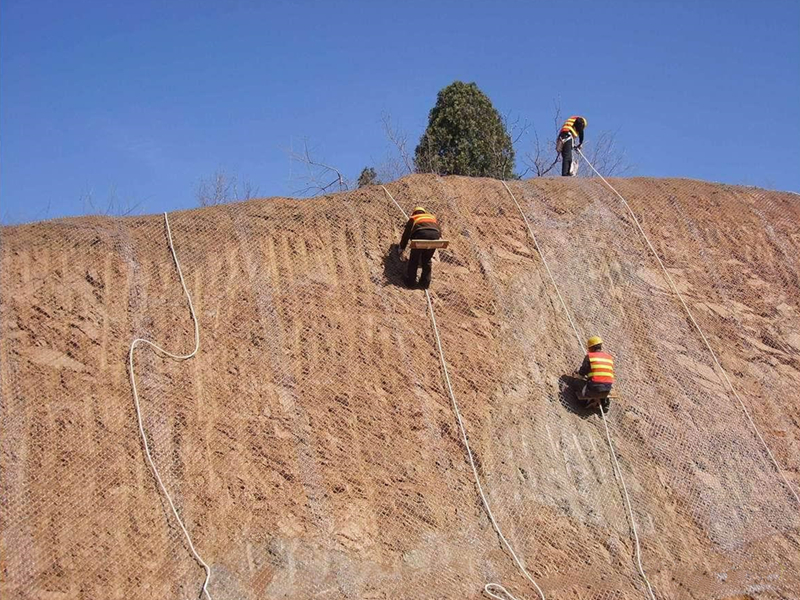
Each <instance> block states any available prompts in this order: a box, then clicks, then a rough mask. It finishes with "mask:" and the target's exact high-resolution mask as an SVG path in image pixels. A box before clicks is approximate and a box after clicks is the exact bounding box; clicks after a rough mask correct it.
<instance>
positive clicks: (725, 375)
mask: <svg viewBox="0 0 800 600" xmlns="http://www.w3.org/2000/svg"><path fill="white" fill-rule="evenodd" d="M578 153H579V154H580V155H581V156H582V157H583V159H584V160H585V161H586V164H587V165H589V167H590V168H591V169H592V171H594V172H595V173H596V174H597V176H598V177H599V178H600V179H601V180H602V181H603V183H605V184H606V185H607V186H608V188H609V189H610V190H611V191H612V192H614V194H615V195H616V196H617V198H619V199H620V200H622V204H623V205H625V208H626V209H627V211H628V214H630V216H631V218H632V219H633V222H634V224H635V225H636V228H637V229H638V231H639V233H640V234H641V236H642V238H643V239H644V241H645V243H646V244H647V247H648V248H649V249H650V252H651V253H652V254H653V256H654V257H655V259H656V261H658V264H659V266H660V267H661V270H662V271H663V272H664V276H665V277H666V278H667V281H668V282H669V285H670V288H671V289H672V291H673V292H674V293H675V295H676V296H677V297H678V300H680V303H681V306H683V310H684V311H686V315H687V316H688V317H689V320H690V321H691V322H692V325H694V328H695V329H696V330H697V333H699V334H700V337H701V338H702V339H703V343H704V344H705V346H706V348H707V349H708V352H709V353H710V354H711V358H712V359H713V361H714V364H715V365H717V368H718V369H719V372H720V373H722V379H723V381H724V382H725V383H726V384H727V387H728V388H729V389H730V390H731V393H732V394H733V396H734V397H735V398H736V400H737V401H738V402H739V406H740V407H741V408H742V411H743V412H744V414H745V416H746V417H747V421H748V422H749V423H750V427H751V428H752V430H753V431H754V432H755V434H756V436H757V437H758V439H759V440H760V441H761V444H762V445H763V446H764V449H765V450H766V451H767V454H768V455H769V458H770V460H772V464H773V465H774V466H775V469H776V470H777V472H778V475H779V476H780V478H781V479H782V480H783V483H784V485H785V486H786V488H787V489H788V490H789V492H790V493H791V494H792V495H793V496H794V499H795V500H796V501H797V503H798V504H800V496H798V494H797V491H795V489H794V488H793V487H792V485H791V484H790V483H789V480H788V479H787V478H786V476H785V475H784V474H783V470H782V469H781V467H780V464H779V463H778V461H777V459H776V458H775V456H774V455H773V454H772V450H770V448H769V446H768V445H767V442H766V440H765V439H764V437H763V436H762V435H761V432H760V431H759V429H758V427H757V426H756V423H755V421H754V420H753V417H752V416H751V415H750V411H749V410H747V406H746V405H745V403H744V401H743V400H742V398H741V397H740V396H739V393H738V392H737V391H736V388H735V387H733V383H732V382H731V380H730V377H728V372H727V371H726V370H725V369H724V368H723V367H722V364H720V362H719V359H718V358H717V354H716V352H714V350H713V348H711V344H710V343H709V341H708V338H707V337H706V334H705V333H704V332H703V329H702V328H701V327H700V324H699V323H698V322H697V321H696V320H695V318H694V315H693V314H692V311H691V310H689V306H688V305H687V304H686V301H685V300H684V299H683V295H682V294H681V293H680V291H679V290H678V287H677V286H676V285H675V281H673V279H672V276H671V275H670V274H669V271H668V270H667V267H666V266H664V262H663V261H662V260H661V257H660V256H659V255H658V252H656V249H655V247H654V246H653V244H652V243H651V242H650V238H649V237H647V234H646V233H645V232H644V229H643V228H642V225H641V223H639V219H638V218H637V217H636V214H635V213H634V212H633V209H632V208H631V205H630V204H628V201H627V200H625V198H624V197H623V196H622V194H620V193H619V192H618V191H617V190H616V189H615V188H614V186H613V185H611V184H610V183H609V182H608V180H607V179H606V178H605V177H603V176H602V175H601V174H600V172H599V171H598V170H597V169H595V168H594V165H593V164H592V163H591V162H589V159H588V158H586V156H585V155H584V154H583V152H582V151H581V150H580V148H579V149H578Z"/></svg>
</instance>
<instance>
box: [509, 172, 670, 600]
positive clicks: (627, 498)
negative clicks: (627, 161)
mask: <svg viewBox="0 0 800 600" xmlns="http://www.w3.org/2000/svg"><path fill="white" fill-rule="evenodd" d="M500 183H502V184H503V187H505V188H506V191H507V192H508V195H509V196H511V199H512V200H514V204H516V205H517V209H518V210H519V213H520V214H521V215H522V219H523V220H524V221H525V225H526V226H527V228H528V233H529V234H530V236H531V239H532V240H533V243H534V245H535V246H536V251H537V252H538V253H539V256H540V257H541V259H542V264H544V267H545V269H546V270H547V274H548V275H549V276H550V281H551V282H552V283H553V287H554V288H555V290H556V294H558V299H559V300H560V301H561V306H562V308H563V309H564V312H565V313H566V315H567V318H568V319H569V323H570V325H572V330H573V331H574V332H575V339H576V340H577V341H578V346H579V347H580V349H581V352H583V341H582V340H581V337H580V335H579V334H578V329H577V327H575V322H574V321H573V320H572V317H571V316H570V312H569V309H568V308H567V305H566V303H565V302H564V298H563V296H562V295H561V292H560V291H559V289H558V284H557V283H556V279H555V277H553V272H552V271H551V270H550V266H549V265H548V264H547V259H546V258H545V257H544V254H543V253H542V249H541V248H540V247H539V242H538V241H537V240H536V236H535V235H534V234H533V229H532V228H531V225H530V223H529V222H528V217H527V216H526V215H525V211H523V210H522V207H521V206H520V205H519V202H517V198H516V197H515V196H514V194H513V193H512V192H511V188H509V187H508V185H507V184H506V182H505V181H502V180H501V181H500ZM599 411H600V415H601V416H602V417H603V425H604V426H605V430H606V440H608V447H609V450H610V451H611V458H612V459H613V461H614V471H615V472H616V474H617V476H618V477H619V481H620V483H621V484H622V491H623V494H624V497H625V508H626V509H627V510H628V517H629V518H630V521H631V531H632V533H633V540H634V543H635V545H636V564H637V566H638V568H639V574H640V575H641V576H642V579H643V580H644V582H645V584H647V591H648V593H649V596H650V598H651V599H652V600H655V594H654V593H653V587H652V586H651V585H650V580H649V579H648V578H647V575H645V572H644V567H643V566H642V549H641V545H640V543H639V533H638V531H637V530H636V519H634V518H633V508H632V507H631V500H630V496H629V495H628V486H627V485H626V484H625V478H624V477H623V476H622V469H621V468H620V466H619V462H618V461H617V453H616V451H615V450H614V444H613V443H612V442H611V433H610V431H609V429H608V421H607V420H606V414H605V412H604V411H603V409H602V408H600V409H599Z"/></svg>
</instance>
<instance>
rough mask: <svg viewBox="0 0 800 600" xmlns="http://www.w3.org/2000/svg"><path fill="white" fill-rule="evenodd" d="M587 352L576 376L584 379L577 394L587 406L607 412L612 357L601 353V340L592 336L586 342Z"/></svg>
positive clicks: (609, 402) (611, 379)
mask: <svg viewBox="0 0 800 600" xmlns="http://www.w3.org/2000/svg"><path fill="white" fill-rule="evenodd" d="M586 346H587V348H588V350H589V351H588V352H587V353H586V357H585V358H584V359H583V364H582V365H581V367H580V369H578V375H580V376H581V377H583V378H585V380H586V383H585V385H584V386H583V389H582V390H581V393H580V394H579V397H580V398H581V399H582V400H585V401H586V402H587V404H588V405H589V406H596V405H597V404H600V405H601V406H602V407H603V412H606V411H608V407H609V406H610V404H611V400H610V395H611V387H612V386H613V385H614V357H613V356H611V355H610V354H609V353H608V352H603V340H602V339H601V338H600V337H599V336H596V335H595V336H592V337H590V338H589V339H588V340H587V341H586Z"/></svg>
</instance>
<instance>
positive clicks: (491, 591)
mask: <svg viewBox="0 0 800 600" xmlns="http://www.w3.org/2000/svg"><path fill="white" fill-rule="evenodd" d="M381 187H382V188H383V191H384V192H386V195H387V196H389V198H390V199H391V200H392V202H394V205H395V206H396V207H397V208H398V209H399V210H400V212H401V213H403V216H404V217H406V218H408V215H407V214H406V211H404V210H403V209H402V207H401V206H400V205H399V204H398V203H397V201H396V200H395V199H394V196H392V195H391V194H390V193H389V190H387V189H386V186H383V185H382V186H381ZM425 299H426V300H427V303H428V313H429V314H430V317H431V325H432V326H433V334H434V337H435V338H436V348H437V350H438V351H439V360H440V361H441V364H442V372H443V373H444V381H445V383H446V385H447V393H448V394H449V396H450V400H451V402H452V404H453V411H454V412H455V414H456V419H457V420H458V427H459V429H460V430H461V439H462V441H463V442H464V447H465V448H466V450H467V457H468V458H469V464H470V467H472V475H473V477H474V478H475V485H476V487H477V488H478V494H479V495H480V497H481V502H482V503H483V507H484V508H485V509H486V514H487V515H488V516H489V520H490V521H491V523H492V527H493V528H494V530H495V531H496V532H497V535H498V537H499V538H500V541H502V542H503V545H504V546H505V548H506V549H507V550H508V552H509V553H510V554H511V557H512V558H513V559H514V562H515V563H516V565H517V567H519V570H520V571H521V572H522V574H523V575H524V576H525V577H526V578H527V579H528V581H530V582H531V584H533V587H534V588H536V591H537V593H538V594H539V597H540V598H541V600H546V599H545V595H544V592H543V591H542V589H541V588H540V587H539V585H538V584H537V583H536V581H535V580H534V579H533V577H532V576H531V574H530V573H528V570H527V569H526V568H525V565H524V564H523V563H522V561H521V560H520V558H519V557H518V556H517V553H516V552H514V548H513V547H512V546H511V544H510V543H509V542H508V540H507V539H506V537H505V536H504V535H503V532H502V531H501V530H500V525H499V524H498V523H497V520H496V519H495V518H494V513H492V509H491V508H490V506H489V500H488V499H487V498H486V494H485V493H484V491H483V486H482V485H481V479H480V476H479V475H478V469H477V467H476V466H475V459H474V457H473V454H472V448H471V447H470V445H469V439H468V438H467V429H466V426H465V425H464V420H463V419H462V418H461V411H460V410H459V408H458V402H457V401H456V395H455V392H453V386H452V385H451V383H450V374H449V372H448V370H447V361H446V360H445V357H444V350H443V349H442V339H441V337H440V335H439V327H438V325H437V324H436V313H435V312H434V310H433V302H432V301H431V295H430V292H428V290H425ZM483 589H484V591H485V592H486V594H487V595H489V596H491V597H492V598H495V599H496V600H506V599H505V598H504V597H503V596H499V595H497V593H495V592H500V593H502V594H505V595H506V597H507V598H510V599H511V600H517V599H516V597H515V596H513V595H512V594H511V593H510V592H509V591H508V590H506V588H504V587H503V586H502V585H500V584H499V583H487V584H486V585H485V586H484V588H483Z"/></svg>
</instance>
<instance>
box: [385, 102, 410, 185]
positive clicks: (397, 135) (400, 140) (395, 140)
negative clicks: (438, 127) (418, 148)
mask: <svg viewBox="0 0 800 600" xmlns="http://www.w3.org/2000/svg"><path fill="white" fill-rule="evenodd" d="M381 126H382V128H383V133H384V135H386V139H388V140H389V141H390V142H391V143H392V144H393V145H394V147H395V148H396V149H397V153H398V155H399V159H398V161H397V162H399V164H400V166H401V167H402V169H401V171H402V172H401V173H399V176H400V177H402V176H403V175H408V174H409V173H413V172H414V159H413V158H411V155H410V154H409V152H408V134H407V133H406V132H405V131H401V130H400V128H399V127H395V126H394V125H393V124H392V116H391V115H390V114H389V113H387V112H384V113H382V114H381Z"/></svg>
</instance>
